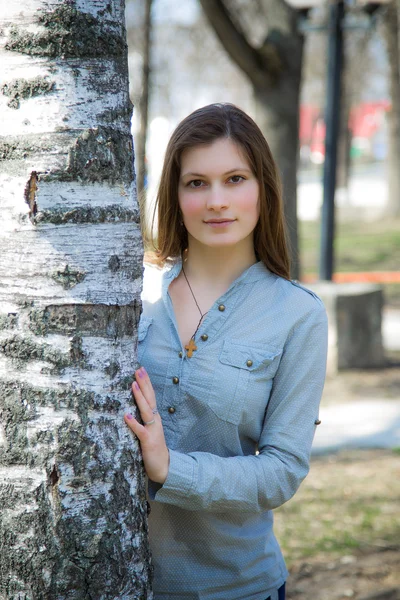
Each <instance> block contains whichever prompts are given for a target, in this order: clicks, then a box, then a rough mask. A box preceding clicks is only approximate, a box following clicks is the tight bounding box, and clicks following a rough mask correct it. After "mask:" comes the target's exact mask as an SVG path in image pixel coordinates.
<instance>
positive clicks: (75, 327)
mask: <svg viewBox="0 0 400 600" xmlns="http://www.w3.org/2000/svg"><path fill="white" fill-rule="evenodd" d="M140 311H141V305H140V303H138V302H136V301H134V302H133V303H132V304H130V305H125V306H112V305H107V304H60V305H57V304H56V305H49V306H46V308H44V309H41V310H37V309H33V310H31V312H30V315H29V318H30V325H29V327H30V329H31V331H33V332H34V333H36V334H39V335H47V334H48V333H63V334H65V335H72V334H74V333H75V332H76V331H79V333H80V335H91V336H98V337H112V338H114V337H123V336H134V335H135V332H136V330H137V325H138V322H139V317H140Z"/></svg>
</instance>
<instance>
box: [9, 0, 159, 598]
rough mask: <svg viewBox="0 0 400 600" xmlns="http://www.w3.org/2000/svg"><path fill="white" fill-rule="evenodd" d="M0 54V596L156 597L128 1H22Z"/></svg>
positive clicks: (12, 10)
mask: <svg viewBox="0 0 400 600" xmlns="http://www.w3.org/2000/svg"><path fill="white" fill-rule="evenodd" d="M0 63H1V64H2V78H3V80H2V84H1V88H0V127H1V129H0V133H1V137H0V195H1V198H0V207H1V226H0V227H1V229H0V255H1V264H0V502H1V508H2V510H1V513H0V599H1V600H5V599H7V600H8V599H11V598H12V599H13V600H16V599H18V600H44V599H45V600H62V599H67V598H68V600H78V599H79V600H85V599H91V600H94V599H95V600H103V599H104V600H105V599H111V598H112V599H117V598H118V599H120V600H121V599H132V600H133V599H150V598H151V597H152V596H151V592H150V591H149V590H150V586H149V580H150V565H149V553H148V546H147V515H146V506H147V505H146V500H145V492H144V477H143V470H142V463H141V459H140V455H139V452H138V446H137V444H136V442H135V441H134V440H133V438H132V436H131V435H130V433H129V432H128V429H127V428H126V426H125V425H124V423H123V418H122V417H123V413H124V411H125V410H126V409H127V407H128V406H129V405H130V404H131V394H130V383H131V381H132V377H133V372H134V369H135V366H136V364H135V357H136V341H137V333H136V325H137V322H138V318H139V314H140V310H141V306H140V291H141V275H142V244H141V236H140V230H139V224H138V222H139V218H138V208H137V203H136V197H135V187H134V174H133V167H132V164H133V155H132V154H133V148H132V140H131V135H130V115H131V105H130V101H129V95H128V69H127V51H126V43H125V29H124V2H123V0H52V1H51V2H50V3H49V2H46V1H45V0H24V1H23V2H21V1H20V0H7V1H6V2H4V3H2V7H1V11H0Z"/></svg>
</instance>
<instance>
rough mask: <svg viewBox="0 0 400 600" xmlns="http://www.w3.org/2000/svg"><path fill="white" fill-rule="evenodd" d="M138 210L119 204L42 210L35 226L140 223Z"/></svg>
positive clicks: (35, 219)
mask: <svg viewBox="0 0 400 600" xmlns="http://www.w3.org/2000/svg"><path fill="white" fill-rule="evenodd" d="M139 220H140V216H139V210H138V209H135V208H134V209H130V208H124V207H122V206H119V205H118V204H115V205H111V206H107V207H102V206H83V207H81V208H73V209H71V210H62V209H55V210H40V211H39V212H38V213H37V214H36V216H35V218H34V221H33V222H34V223H35V225H39V224H44V223H51V224H52V225H65V224H67V223H80V224H82V223H88V224H90V225H93V224H97V223H139Z"/></svg>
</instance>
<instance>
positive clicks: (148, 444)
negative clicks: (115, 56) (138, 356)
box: [124, 367, 169, 484]
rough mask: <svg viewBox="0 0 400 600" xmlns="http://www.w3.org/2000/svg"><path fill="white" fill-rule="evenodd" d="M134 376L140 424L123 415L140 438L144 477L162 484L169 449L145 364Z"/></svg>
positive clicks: (132, 418) (134, 391) (167, 464)
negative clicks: (145, 475) (144, 470)
mask: <svg viewBox="0 0 400 600" xmlns="http://www.w3.org/2000/svg"><path fill="white" fill-rule="evenodd" d="M135 376H136V381H134V382H133V383H132V392H133V395H134V398H135V400H136V404H137V406H138V409H139V412H140V416H141V419H142V421H143V425H142V424H141V423H139V421H138V420H137V419H135V418H134V417H133V416H132V415H131V414H127V415H125V416H124V419H125V423H126V424H127V425H128V427H129V428H130V429H131V430H132V431H133V433H134V434H135V435H136V436H137V437H138V438H139V442H140V447H141V450H142V455H143V462H144V467H145V469H146V473H147V476H148V477H149V479H151V480H152V481H155V482H157V483H161V484H163V483H164V481H165V480H166V478H167V475H168V469H169V452H168V448H167V445H166V443H165V437H164V429H163V426H162V422H161V417H160V415H159V414H158V411H157V403H156V396H155V393H154V389H153V386H152V384H151V381H150V377H149V376H148V374H147V372H146V370H145V368H144V367H141V368H140V369H138V370H137V371H136V372H135ZM146 423H147V424H146Z"/></svg>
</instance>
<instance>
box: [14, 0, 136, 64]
mask: <svg viewBox="0 0 400 600" xmlns="http://www.w3.org/2000/svg"><path fill="white" fill-rule="evenodd" d="M36 21H37V23H38V24H40V25H42V26H43V27H44V31H42V32H40V33H31V32H29V31H26V30H23V29H21V28H19V27H17V26H16V25H13V26H12V27H11V29H10V39H9V40H8V42H7V43H6V45H5V48H6V50H10V51H13V52H21V53H23V54H29V55H30V56H50V57H53V58H56V57H61V58H100V57H123V56H124V55H125V53H126V44H125V41H124V39H123V36H121V33H120V31H116V32H112V31H110V30H107V29H106V28H105V27H104V21H103V22H102V21H101V20H99V19H96V18H95V17H93V16H92V15H91V14H89V13H84V12H81V11H79V10H77V9H76V8H74V7H73V6H70V5H67V4H64V5H63V6H59V7H57V8H56V9H55V10H48V11H45V10H43V11H40V12H39V16H38V18H37V19H36Z"/></svg>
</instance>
